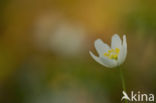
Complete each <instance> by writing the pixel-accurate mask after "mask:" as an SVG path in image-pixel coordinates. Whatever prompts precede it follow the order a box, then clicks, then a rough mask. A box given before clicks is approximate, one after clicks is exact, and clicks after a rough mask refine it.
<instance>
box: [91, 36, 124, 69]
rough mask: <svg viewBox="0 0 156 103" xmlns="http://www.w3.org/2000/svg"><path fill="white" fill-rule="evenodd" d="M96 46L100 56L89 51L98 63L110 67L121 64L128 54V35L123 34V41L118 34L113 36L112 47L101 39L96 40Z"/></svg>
mask: <svg viewBox="0 0 156 103" xmlns="http://www.w3.org/2000/svg"><path fill="white" fill-rule="evenodd" d="M95 48H96V51H97V52H98V54H99V57H97V56H95V55H94V54H93V53H92V52H91V51H89V53H90V55H91V56H92V58H93V59H94V60H95V61H97V62H98V63H100V64H102V65H103V66H106V67H108V68H113V67H117V66H119V65H121V64H122V63H123V62H124V61H125V59H126V56H127V42H126V35H124V36H123V41H122V40H121V39H120V37H119V35H118V34H114V35H113V36H112V42H111V47H109V46H108V45H107V44H106V43H104V42H103V41H102V40H101V39H97V40H96V41H95Z"/></svg>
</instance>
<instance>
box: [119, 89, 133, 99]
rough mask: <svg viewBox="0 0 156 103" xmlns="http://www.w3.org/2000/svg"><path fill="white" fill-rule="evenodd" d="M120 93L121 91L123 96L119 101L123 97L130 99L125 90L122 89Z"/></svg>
mask: <svg viewBox="0 0 156 103" xmlns="http://www.w3.org/2000/svg"><path fill="white" fill-rule="evenodd" d="M122 93H123V97H122V99H121V101H122V100H123V99H127V100H129V101H131V100H130V98H129V97H128V95H127V93H126V92H125V91H123V92H122Z"/></svg>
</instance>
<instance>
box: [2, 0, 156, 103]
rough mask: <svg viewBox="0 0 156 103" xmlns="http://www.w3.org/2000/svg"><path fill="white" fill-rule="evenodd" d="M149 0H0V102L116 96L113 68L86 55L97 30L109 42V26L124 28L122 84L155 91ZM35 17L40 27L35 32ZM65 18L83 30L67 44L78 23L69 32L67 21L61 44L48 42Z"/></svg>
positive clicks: (60, 102) (100, 100)
mask: <svg viewBox="0 0 156 103" xmlns="http://www.w3.org/2000/svg"><path fill="white" fill-rule="evenodd" d="M155 4H156V1H155V0H137V1H134V0H116V1H115V0H109V1H107V0H92V1H91V0H1V1H0V103H120V101H121V96H122V86H121V80H120V75H119V70H118V69H116V68H114V69H109V68H105V67H103V66H101V65H100V64H98V63H96V62H95V61H94V60H93V59H92V58H91V57H90V55H89V50H91V51H93V52H94V53H96V51H95V49H94V41H95V40H96V39H97V38H101V39H103V41H104V42H106V43H108V44H110V42H111V37H112V35H113V34H114V33H118V34H119V35H120V37H122V36H123V34H126V36H127V43H128V55H127V58H126V61H125V63H124V64H123V65H122V68H123V70H124V76H125V81H126V87H127V92H128V93H130V91H132V90H133V91H136V92H137V91H140V92H141V93H153V94H156V83H155V81H156V64H155V62H156V58H155V51H156V48H155V44H156V6H155ZM39 18H41V21H42V19H43V24H42V22H41V27H40V29H43V30H44V32H42V33H40V35H41V38H40V39H39V40H38V32H36V31H37V30H40V29H39V28H37V24H38V22H39V21H38V19H39ZM55 21H56V22H55ZM64 21H65V22H67V23H69V24H72V25H73V26H75V25H79V26H80V28H83V30H84V31H85V32H84V33H83V35H82V37H84V38H83V40H84V42H82V45H80V46H78V47H77V49H76V50H77V51H74V52H72V50H73V48H75V45H74V44H75V41H79V39H78V38H77V36H76V37H75V35H79V28H78V29H77V27H76V31H74V32H72V33H73V34H72V33H70V31H72V30H73V28H72V26H69V28H70V29H69V30H70V31H68V30H67V32H63V33H62V34H63V35H64V33H65V34H67V36H66V37H65V38H64V36H63V37H61V40H62V41H65V42H63V44H59V45H58V44H55V42H51V41H53V40H54V39H50V40H51V41H49V42H46V41H48V40H49V39H48V38H54V37H53V35H54V33H55V32H54V31H56V30H60V29H57V28H59V26H58V25H59V24H61V23H62V22H63V23H64ZM44 22H46V23H44ZM49 22H50V25H49V24H48V23H49ZM36 28H37V29H36ZM47 28H49V29H47ZM64 28H66V26H64ZM48 30H52V31H48ZM47 31H48V33H47ZM68 32H69V34H70V35H68ZM74 33H76V34H74ZM80 33H81V32H80ZM73 35H74V36H73ZM44 37H45V38H44ZM70 37H71V38H70ZM42 38H44V39H42ZM67 38H68V39H69V40H68V39H67ZM71 39H72V40H71ZM66 40H67V41H71V42H69V43H70V45H69V44H66ZM80 40H81V39H80ZM36 41H37V42H36ZM43 41H44V42H43ZM56 41H57V40H56ZM51 43H52V44H51ZM56 43H58V42H56ZM59 43H60V42H59ZM61 43H62V42H61ZM64 43H65V44H64ZM72 43H73V44H72ZM49 45H54V46H49ZM60 45H61V46H60ZM62 45H63V47H62ZM68 45H69V46H71V48H70V47H68ZM59 46H60V47H59ZM57 47H59V48H61V49H57ZM66 49H68V50H66ZM70 49H71V50H70ZM81 49H82V50H81ZM64 50H65V51H64ZM79 50H80V51H79ZM66 52H67V53H66Z"/></svg>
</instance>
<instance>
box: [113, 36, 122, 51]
mask: <svg viewBox="0 0 156 103" xmlns="http://www.w3.org/2000/svg"><path fill="white" fill-rule="evenodd" d="M111 48H112V49H115V48H119V49H121V39H120V37H119V35H118V34H114V35H113V36H112V42H111Z"/></svg>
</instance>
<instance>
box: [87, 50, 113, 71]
mask: <svg viewBox="0 0 156 103" xmlns="http://www.w3.org/2000/svg"><path fill="white" fill-rule="evenodd" d="M89 54H90V55H91V57H92V58H93V59H94V60H95V61H96V62H98V63H99V64H101V65H103V66H106V67H109V68H111V65H108V64H106V63H104V61H103V60H102V59H101V58H100V57H97V56H95V55H94V54H93V53H92V52H91V51H89Z"/></svg>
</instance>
